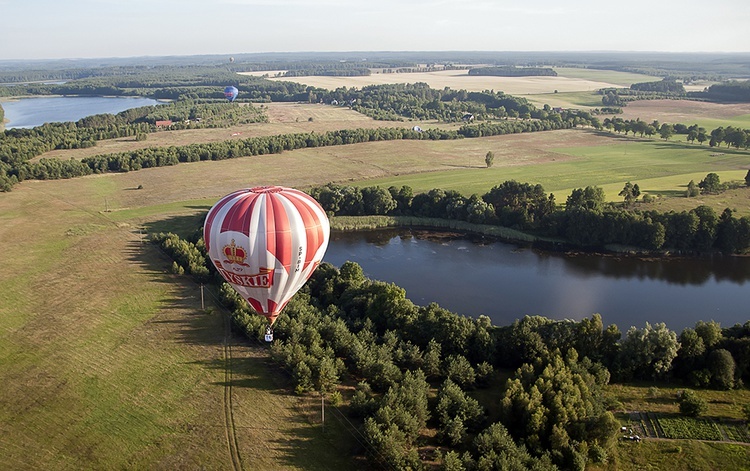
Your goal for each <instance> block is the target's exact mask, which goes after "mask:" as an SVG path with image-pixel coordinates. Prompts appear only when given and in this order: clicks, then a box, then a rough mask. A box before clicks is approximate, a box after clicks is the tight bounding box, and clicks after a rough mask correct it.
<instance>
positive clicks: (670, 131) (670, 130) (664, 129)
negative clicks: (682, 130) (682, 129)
mask: <svg viewBox="0 0 750 471" xmlns="http://www.w3.org/2000/svg"><path fill="white" fill-rule="evenodd" d="M673 135H674V126H672V125H671V124H667V123H664V124H662V125H661V127H660V128H659V136H661V138H662V139H664V140H665V141H667V140H669V138H670V137H672V136H673Z"/></svg>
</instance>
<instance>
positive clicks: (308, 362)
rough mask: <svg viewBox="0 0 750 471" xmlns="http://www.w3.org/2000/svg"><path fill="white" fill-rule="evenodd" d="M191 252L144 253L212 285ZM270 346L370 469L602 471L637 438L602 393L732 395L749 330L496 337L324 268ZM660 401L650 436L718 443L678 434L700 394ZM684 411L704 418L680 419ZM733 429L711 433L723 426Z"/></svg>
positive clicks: (748, 374) (517, 328)
mask: <svg viewBox="0 0 750 471" xmlns="http://www.w3.org/2000/svg"><path fill="white" fill-rule="evenodd" d="M196 234H199V232H198V231H196ZM195 237H196V238H193V239H192V241H191V240H181V239H180V238H179V237H177V236H175V235H170V234H155V235H154V237H153V240H154V242H156V243H159V244H160V245H161V246H162V247H163V248H164V249H165V250H168V251H169V253H171V254H172V255H171V256H172V257H173V258H174V259H175V263H176V264H178V265H179V266H180V268H181V269H184V270H185V272H187V273H194V274H195V276H197V277H198V278H199V279H200V280H201V282H209V281H210V282H212V283H217V284H221V283H222V282H221V279H220V277H219V276H218V274H217V273H216V272H215V271H214V270H212V269H211V266H210V264H207V263H206V259H205V250H204V248H203V244H202V240H201V239H200V237H199V236H198V235H196V236H195ZM219 292H220V293H221V299H222V303H224V305H225V306H227V308H228V309H229V310H230V311H231V312H232V318H233V320H234V322H235V325H236V326H237V327H238V328H240V329H241V330H242V331H243V332H245V333H246V335H248V336H249V337H251V338H258V339H260V338H261V337H262V335H263V334H264V332H265V328H264V324H265V321H264V320H263V318H262V317H260V316H258V315H256V314H255V313H254V312H253V311H252V309H250V308H249V307H248V306H247V304H246V303H245V302H244V300H242V299H241V298H239V297H238V296H237V294H236V293H235V292H234V291H233V290H232V289H231V288H230V287H229V286H228V285H226V284H221V288H220V290H219ZM274 334H275V337H276V340H275V341H274V344H273V346H272V348H271V355H272V357H273V358H274V359H275V361H277V362H278V363H279V364H280V365H281V367H282V368H283V369H284V370H285V371H287V372H289V374H290V375H291V377H292V378H293V381H294V384H295V389H296V391H297V393H298V394H307V393H310V392H313V391H317V392H318V393H319V394H323V395H327V396H329V398H330V400H332V401H334V404H335V403H339V402H340V401H343V402H341V405H342V406H346V410H348V411H349V412H350V413H351V414H352V420H355V419H356V420H358V423H359V427H360V430H361V433H362V434H363V437H364V440H365V443H363V448H362V449H361V450H360V452H361V453H363V454H365V455H367V456H368V459H370V460H371V461H372V462H373V463H374V464H376V465H379V466H385V467H389V466H390V467H395V468H398V469H403V468H411V469H423V468H424V467H426V466H429V465H430V464H431V463H435V464H439V465H440V467H441V469H528V468H533V469H558V468H562V469H581V470H582V469H584V468H585V467H586V466H587V465H593V466H609V465H613V464H616V463H617V462H618V460H620V459H621V458H620V457H619V455H618V450H617V446H616V444H617V442H618V438H619V437H620V436H621V435H622V434H621V432H620V428H621V427H622V426H626V427H631V428H632V427H634V426H638V425H637V424H640V422H637V423H636V422H634V421H633V420H632V419H631V418H629V417H628V418H620V419H618V418H617V417H618V416H621V413H622V412H623V411H624V410H627V409H624V408H623V405H622V403H621V402H620V401H619V400H618V397H622V395H621V392H620V393H618V392H616V391H621V390H620V389H611V388H612V386H608V385H609V383H610V380H612V381H613V382H614V383H615V384H617V385H619V384H623V382H628V381H633V380H641V381H643V380H645V381H655V380H658V381H664V380H666V379H671V380H672V381H677V382H680V383H683V384H684V385H685V386H682V387H683V388H685V387H689V388H716V389H719V390H731V389H734V388H740V390H742V391H744V388H743V386H742V385H743V383H744V382H745V381H748V380H750V354H748V352H749V351H750V350H748V347H750V324H748V323H746V324H744V325H740V324H738V325H736V326H732V327H730V328H721V327H720V326H719V325H718V324H717V323H715V322H703V321H701V322H698V323H697V324H696V325H695V327H694V328H686V329H685V330H683V332H682V333H681V334H680V335H679V336H678V335H677V333H675V332H673V331H670V330H669V329H668V328H667V327H666V326H665V325H664V324H657V325H655V326H651V325H649V324H648V323H647V324H646V325H645V327H643V328H636V327H631V328H630V329H629V330H628V331H627V332H626V333H625V335H623V334H622V333H621V332H620V330H619V329H618V327H617V326H616V325H614V324H613V325H609V326H604V325H603V324H602V319H601V316H599V315H597V314H595V315H593V316H592V317H591V318H586V319H583V320H582V321H580V322H575V321H554V320H551V319H546V318H544V317H540V316H526V317H523V318H522V319H519V320H517V321H516V322H514V323H513V324H511V325H509V326H493V325H492V324H491V322H490V320H489V318H488V317H485V316H480V317H479V318H478V319H471V318H468V317H464V316H460V315H458V314H454V313H451V312H449V311H447V310H445V309H442V308H440V307H439V306H437V305H435V304H430V305H428V306H416V305H414V304H412V303H411V301H409V300H408V299H407V298H406V297H405V291H404V290H403V289H401V288H399V287H397V286H395V285H393V284H389V283H383V282H377V281H372V280H368V279H366V278H365V277H364V276H363V273H362V269H361V267H359V266H358V265H357V264H355V263H352V262H347V263H345V264H344V265H342V267H340V268H336V267H333V266H332V265H330V264H326V263H324V264H322V265H321V266H320V267H319V268H318V270H316V272H315V273H314V274H313V277H312V278H311V279H310V281H309V282H308V284H307V285H305V287H304V288H303V290H302V291H301V294H299V295H298V296H296V297H295V298H294V299H293V301H292V302H291V303H290V304H289V305H288V307H287V308H286V309H285V312H284V313H283V314H282V315H281V316H280V317H279V319H278V322H277V323H276V324H275V329H274ZM501 378H502V379H501ZM626 384H627V383H626ZM346 385H349V386H348V387H345V386H346ZM351 385H356V387H355V388H354V390H353V391H352V389H351ZM672 388H679V386H672ZM481 391H484V392H481ZM666 394H667V395H666V396H665V392H660V391H659V390H658V389H657V388H656V387H653V386H652V387H651V390H649V392H648V395H649V396H650V397H651V398H653V399H658V398H663V399H666V403H673V404H674V405H673V406H672V407H677V404H678V403H679V404H681V405H680V406H679V409H680V410H681V411H682V413H683V415H686V416H687V417H686V418H678V417H673V416H669V415H661V416H655V417H656V421H657V422H656V423H657V427H659V430H660V432H654V435H653V436H655V437H659V436H661V437H666V438H678V439H688V438H695V434H698V436H699V437H701V439H708V440H717V441H719V440H722V439H724V436H723V435H722V432H720V431H719V428H718V427H717V426H716V425H714V422H712V421H711V420H709V421H706V420H705V419H702V418H700V419H691V418H690V417H695V416H701V415H705V413H706V412H707V411H708V407H707V405H708V403H707V401H706V400H705V399H703V398H702V397H703V393H702V391H700V390H699V392H697V393H694V392H692V391H690V390H684V391H683V390H678V391H677V393H676V394H675V396H673V397H670V396H669V394H670V393H666ZM743 394H744V393H743ZM742 397H745V396H742ZM476 398H480V400H477V399H476ZM486 398H493V399H492V400H490V402H487V401H486ZM688 398H695V399H697V400H698V401H699V402H700V401H702V404H703V406H702V407H701V408H698V409H697V410H693V409H690V410H688V409H687V408H685V409H684V410H683V404H687V399H688ZM623 400H628V401H632V398H628V399H624V398H623ZM342 408H343V407H342ZM712 412H714V413H715V412H716V411H712ZM742 413H743V412H742V411H741V410H740V409H737V410H733V411H732V412H729V413H727V412H724V413H723V414H727V415H723V414H719V415H718V416H712V417H714V419H713V420H716V419H721V418H722V417H725V419H726V420H729V421H731V420H733V419H734V418H735V417H738V416H740V417H741V414H742ZM616 414H617V415H616ZM626 417H627V416H626ZM709 429H710V430H713V432H712V433H711V434H707V433H706V432H705V430H709ZM723 430H725V431H724V432H723V433H724V434H727V435H730V434H731V437H732V438H728V439H729V440H738V441H740V442H743V441H746V439H747V438H750V435H748V431H747V426H746V425H742V423H741V422H738V423H734V425H731V426H728V427H727V428H725V429H723ZM641 433H642V434H644V436H648V435H646V434H645V433H643V432H641ZM631 434H632V432H631Z"/></svg>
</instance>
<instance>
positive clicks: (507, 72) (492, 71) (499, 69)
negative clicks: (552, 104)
mask: <svg viewBox="0 0 750 471" xmlns="http://www.w3.org/2000/svg"><path fill="white" fill-rule="evenodd" d="M469 75H490V76H498V77H538V76H546V77H557V72H555V71H554V70H553V69H551V68H549V67H516V66H496V67H472V68H471V69H469Z"/></svg>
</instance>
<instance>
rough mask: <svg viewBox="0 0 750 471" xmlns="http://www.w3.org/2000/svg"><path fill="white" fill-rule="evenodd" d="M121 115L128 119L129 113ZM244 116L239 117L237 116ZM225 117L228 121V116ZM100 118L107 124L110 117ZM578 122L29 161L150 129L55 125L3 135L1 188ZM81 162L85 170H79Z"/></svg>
mask: <svg viewBox="0 0 750 471" xmlns="http://www.w3.org/2000/svg"><path fill="white" fill-rule="evenodd" d="M222 106H226V107H228V109H230V110H235V109H236V108H238V107H236V106H235V107H232V105H231V104H224V105H222ZM145 108H149V107H145ZM244 108H248V109H249V110H248V112H247V113H249V116H251V118H249V119H256V118H257V119H265V117H264V116H263V115H260V114H256V113H257V111H254V110H253V109H252V107H249V106H247V107H240V109H244ZM158 110H159V107H155V108H154V112H158ZM129 111H130V114H131V115H132V114H133V113H135V112H133V111H132V110H129ZM149 112H150V111H149ZM123 113H125V114H126V115H127V113H128V112H123ZM123 113H120V114H123ZM246 115H247V114H240V115H239V116H246ZM118 116H119V115H118ZM223 116H224V117H225V118H227V119H228V115H223ZM556 116H558V115H556ZM102 119H104V120H106V119H109V118H102ZM95 121H96V120H95ZM81 122H88V120H87V119H86V118H84V120H82V121H79V123H81ZM211 122H212V121H211V120H207V123H211ZM580 122H581V118H580V117H569V118H568V119H565V120H563V119H546V120H544V122H543V123H542V122H540V121H533V120H531V121H503V122H498V123H494V124H492V125H483V126H482V127H481V129H479V130H475V129H474V127H473V126H471V125H465V126H462V127H461V128H459V129H458V130H452V131H447V130H440V129H426V130H421V129H419V130H415V129H406V128H376V129H361V128H360V129H349V130H339V131H328V132H325V133H297V134H281V135H275V136H263V137H253V138H248V139H232V140H227V141H223V142H214V143H204V144H188V145H184V146H170V147H160V148H155V147H152V148H146V149H137V150H133V151H129V152H120V153H113V154H100V155H95V156H92V157H86V158H84V159H82V160H81V161H80V162H77V161H72V160H71V161H57V162H52V160H54V159H41V160H40V161H38V162H33V163H32V162H29V161H28V160H29V159H31V158H33V157H35V156H37V155H39V154H41V153H42V152H46V151H49V150H52V149H56V148H67V147H61V146H64V145H73V146H81V145H85V146H89V147H90V146H93V145H94V144H95V141H96V138H97V136H99V135H102V136H103V135H108V136H115V135H126V136H127V135H135V134H136V133H137V132H139V131H141V132H150V131H151V130H153V129H154V128H152V127H151V126H152V125H151V124H150V123H144V122H142V123H131V124H127V125H123V126H119V127H118V126H116V125H113V126H112V127H111V128H110V127H107V129H111V131H110V134H104V129H103V128H91V129H88V128H85V127H84V126H83V124H82V125H81V126H78V124H74V123H60V124H56V123H53V124H48V125H44V126H40V127H37V128H34V129H30V130H20V129H18V130H17V129H11V130H7V131H5V134H4V136H3V139H2V140H0V189H2V190H3V191H9V190H10V189H11V188H12V187H13V185H15V184H16V183H18V182H21V181H23V180H27V179H30V178H39V179H46V178H72V177H77V176H83V175H88V174H90V173H105V172H128V171H133V170H140V169H141V168H151V167H161V166H168V165H176V164H178V163H181V162H197V161H202V160H223V159H231V158H237V157H246V156H251V155H263V154H277V153H280V152H283V151H288V150H294V149H301V148H306V147H323V146H334V145H345V144H355V143H362V142H370V141H383V140H397V139H429V140H444V139H461V138H464V137H479V136H491V135H499V134H511V133H520V132H535V131H543V130H552V129H567V128H570V127H573V126H574V125H576V124H577V123H580ZM192 123H193V121H191V122H190V124H185V123H184V122H183V123H182V124H180V123H177V124H176V125H175V126H176V127H183V126H192V125H193V124H192ZM201 125H202V124H200V123H196V124H195V126H201ZM207 125H208V124H207ZM81 136H85V137H81ZM81 143H83V144H81ZM81 163H82V164H84V165H80V164H81ZM50 167H54V168H55V169H60V171H54V170H52V169H51V168H50ZM87 167H88V169H87Z"/></svg>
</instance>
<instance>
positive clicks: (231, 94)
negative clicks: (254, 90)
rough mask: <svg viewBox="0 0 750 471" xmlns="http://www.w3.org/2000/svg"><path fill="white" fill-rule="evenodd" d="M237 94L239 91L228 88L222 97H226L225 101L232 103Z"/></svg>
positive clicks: (234, 88) (231, 87)
mask: <svg viewBox="0 0 750 471" xmlns="http://www.w3.org/2000/svg"><path fill="white" fill-rule="evenodd" d="M238 93H239V90H237V87H233V86H231V85H230V86H228V87H227V88H225V89H224V96H225V97H227V100H229V101H234V99H235V98H237V94H238Z"/></svg>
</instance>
